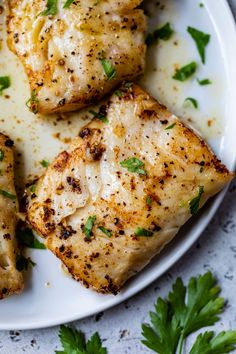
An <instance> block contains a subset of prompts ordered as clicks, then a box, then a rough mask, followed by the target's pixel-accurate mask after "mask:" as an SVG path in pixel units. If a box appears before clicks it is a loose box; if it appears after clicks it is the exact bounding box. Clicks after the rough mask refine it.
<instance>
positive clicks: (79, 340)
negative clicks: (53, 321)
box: [55, 325, 107, 354]
mask: <svg viewBox="0 0 236 354" xmlns="http://www.w3.org/2000/svg"><path fill="white" fill-rule="evenodd" d="M59 338H60V341H61V345H62V347H63V351H61V350H60V351H58V350H56V352H55V353H56V354H107V349H106V348H104V347H103V345H102V341H101V338H100V336H99V334H98V333H97V332H96V333H94V334H93V335H92V337H91V338H90V339H89V340H88V341H86V340H85V336H84V334H83V333H82V332H81V331H80V330H77V329H73V328H70V327H67V326H64V325H62V326H61V327H60V331H59Z"/></svg>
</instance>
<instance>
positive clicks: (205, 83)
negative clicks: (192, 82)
mask: <svg viewBox="0 0 236 354" xmlns="http://www.w3.org/2000/svg"><path fill="white" fill-rule="evenodd" d="M197 82H198V83H199V85H201V86H206V85H211V84H212V82H211V80H209V79H203V80H199V79H197Z"/></svg>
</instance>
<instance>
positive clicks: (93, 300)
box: [0, 0, 236, 329]
mask: <svg viewBox="0 0 236 354" xmlns="http://www.w3.org/2000/svg"><path fill="white" fill-rule="evenodd" d="M152 3H153V4H154V3H157V2H156V1H149V4H152ZM164 3H165V9H164V10H162V11H159V10H158V8H157V7H156V6H154V7H153V9H152V10H151V11H150V12H151V13H152V15H153V14H155V17H152V18H151V20H150V26H151V27H155V26H157V25H161V24H164V23H165V22H166V21H170V22H171V23H172V24H173V25H174V28H175V30H176V35H175V36H174V37H173V38H172V39H171V40H170V41H168V42H162V43H160V44H159V46H158V47H153V48H152V49H151V50H150V52H149V55H148V62H147V68H148V69H147V72H146V74H145V77H144V78H143V79H142V84H143V85H144V86H145V87H147V89H148V90H149V91H150V92H151V93H152V94H153V95H154V96H156V97H158V98H159V99H160V100H162V101H163V102H164V103H165V104H167V105H168V106H169V107H170V108H171V109H172V110H173V111H174V112H175V113H177V114H179V115H180V116H181V117H182V118H183V119H184V120H186V121H188V122H189V123H191V125H192V126H193V127H195V128H196V129H197V130H199V131H200V132H201V134H202V135H203V136H204V137H205V138H206V139H207V140H208V141H209V142H210V144H211V145H212V146H213V148H214V150H215V152H216V153H217V154H218V155H219V156H220V157H221V159H222V160H223V162H224V163H226V164H227V166H228V167H229V168H231V169H233V168H234V163H235V155H236V139H235V131H236V121H235V112H236V97H235V93H236V66H235V60H236V31H235V25H234V20H233V17H232V15H231V13H230V10H229V8H228V5H227V3H226V1H224V0H217V1H215V0H205V1H203V3H204V7H200V6H199V3H200V0H166V1H164ZM1 23H2V25H1ZM188 25H190V26H193V27H196V28H199V29H201V30H203V31H205V32H208V33H211V35H212V36H211V43H210V45H209V47H208V48H207V61H206V62H207V64H206V65H205V66H204V65H201V63H200V60H199V56H198V53H197V51H196V48H195V45H194V43H193V41H192V39H191V38H190V36H189V35H188V33H187V31H186V28H187V26H188ZM0 31H1V32H0V36H2V33H3V34H4V25H3V16H2V17H1V20H0ZM191 60H196V61H198V62H199V70H198V75H197V76H198V77H199V78H201V79H203V78H206V77H207V78H210V79H211V80H212V82H213V84H212V85H210V86H199V85H198V84H197V82H196V80H195V79H193V80H190V81H188V82H187V83H178V82H176V81H174V80H172V79H171V76H172V73H173V71H174V68H173V65H174V64H176V63H179V64H181V65H184V64H187V63H188V62H190V61H191ZM155 67H157V68H158V70H156V71H153V69H154V68H155ZM2 75H11V78H12V86H11V88H10V89H9V90H8V92H7V93H8V94H9V95H10V98H9V99H6V98H4V97H0V122H1V130H2V131H4V132H6V133H8V134H10V136H11V137H12V139H14V140H15V142H16V147H17V150H18V152H20V153H21V154H22V155H19V156H18V162H19V165H18V166H17V175H18V178H17V183H18V185H21V184H23V183H24V181H25V180H26V179H27V177H28V175H29V173H30V171H31V172H32V171H33V172H34V173H35V174H37V173H39V172H40V171H41V170H42V167H41V166H40V164H39V161H40V160H41V159H43V158H47V159H52V158H53V156H55V154H56V153H57V152H58V151H59V150H60V149H62V148H63V147H64V146H65V145H66V141H65V140H63V138H65V137H66V138H68V137H73V136H75V135H76V134H77V132H78V130H79V128H80V126H81V125H82V124H84V123H85V121H84V120H81V119H78V114H73V115H72V116H71V117H70V122H71V123H70V124H68V122H67V121H57V120H56V117H55V118H47V119H42V118H37V117H35V116H34V115H32V114H31V113H29V112H28V111H27V109H26V107H25V104H24V102H25V101H26V100H27V98H28V97H29V88H28V84H27V80H26V77H25V74H24V73H23V70H22V67H21V65H20V63H18V61H17V58H15V56H14V55H13V54H11V53H9V51H8V50H7V49H6V45H5V43H4V44H3V50H2V51H1V56H0V76H2ZM189 96H191V97H195V98H197V99H198V101H199V104H200V109H199V110H194V109H193V108H191V107H187V108H186V107H183V101H184V99H185V98H186V97H189ZM80 116H82V117H84V116H85V113H84V112H82V113H81V114H80ZM190 116H191V117H192V121H191V122H190V121H189V119H188V118H189V117H190ZM209 125H210V126H209ZM57 132H60V134H61V135H60V139H59V138H58V137H57V138H56V136H55V134H56V133H57ZM223 195H224V192H222V193H221V194H220V195H219V196H218V197H217V198H215V199H214V201H212V202H211V203H210V204H208V206H207V207H206V208H204V210H203V211H202V212H201V213H200V215H199V216H198V217H197V218H195V219H194V220H192V221H191V222H190V223H188V224H187V225H186V226H185V227H184V228H183V229H182V230H181V232H180V233H179V234H178V236H177V237H176V238H175V240H174V242H172V243H171V244H170V245H169V246H168V247H167V248H166V250H165V251H164V252H163V253H162V254H161V256H158V257H157V258H156V259H155V260H153V261H152V262H151V264H150V265H149V266H148V267H147V268H146V269H145V270H144V271H143V272H141V273H140V274H139V275H137V276H136V277H135V278H133V279H132V280H131V281H130V282H129V283H128V285H127V286H126V287H125V288H124V289H123V290H122V292H121V293H120V294H119V295H117V296H104V295H98V294H96V293H94V292H92V291H89V290H87V289H85V288H83V287H82V286H81V285H80V284H79V283H76V282H75V281H73V280H72V279H70V278H69V277H68V276H66V275H65V274H64V273H63V272H62V271H61V269H60V263H59V261H58V260H57V259H56V258H55V257H54V256H53V255H52V254H51V253H50V252H48V251H39V250H32V251H31V250H29V251H28V254H29V255H30V256H31V257H32V259H33V260H34V261H35V262H36V263H37V265H36V266H35V267H34V268H33V271H32V273H30V274H28V276H27V280H26V286H25V291H24V293H23V294H22V295H20V296H13V297H11V298H9V299H6V300H3V301H1V303H0V329H32V328H39V327H47V326H52V325H56V324H60V323H63V322H69V321H72V320H76V319H80V318H83V317H85V316H89V315H93V314H95V313H97V312H99V311H102V310H105V309H107V308H109V307H111V306H114V305H116V304H118V303H119V302H121V301H124V300H125V299H127V298H128V297H130V296H132V295H134V294H136V293H137V292H138V291H140V290H141V289H143V288H144V287H145V286H147V285H148V284H150V283H151V282H152V281H153V280H155V279H157V278H158V277H159V276H160V275H161V274H163V273H164V272H165V271H166V270H167V269H168V268H169V267H170V266H172V265H173V264H174V263H175V262H176V261H177V260H178V259H179V258H180V257H181V256H182V255H183V254H184V253H185V252H186V250H188V249H189V247H190V246H191V245H192V244H193V243H194V242H195V241H196V240H197V238H198V237H199V235H200V234H201V232H202V231H203V230H204V228H205V227H206V225H207V223H208V222H209V221H210V219H211V217H212V216H213V214H214V213H215V211H216V209H217V208H218V206H219V204H220V202H221V200H222V197H223Z"/></svg>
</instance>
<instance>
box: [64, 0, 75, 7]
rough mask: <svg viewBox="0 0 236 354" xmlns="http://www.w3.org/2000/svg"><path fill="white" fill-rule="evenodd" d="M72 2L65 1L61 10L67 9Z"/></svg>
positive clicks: (71, 0)
mask: <svg viewBox="0 0 236 354" xmlns="http://www.w3.org/2000/svg"><path fill="white" fill-rule="evenodd" d="M73 2H74V0H67V1H66V2H65V4H64V6H63V9H68V8H69V7H70V5H71V4H73Z"/></svg>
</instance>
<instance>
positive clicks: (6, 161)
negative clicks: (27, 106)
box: [0, 134, 23, 299]
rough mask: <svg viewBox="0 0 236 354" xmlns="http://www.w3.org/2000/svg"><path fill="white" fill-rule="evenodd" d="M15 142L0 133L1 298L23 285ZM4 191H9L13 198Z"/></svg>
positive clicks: (21, 287) (15, 291)
mask: <svg viewBox="0 0 236 354" xmlns="http://www.w3.org/2000/svg"><path fill="white" fill-rule="evenodd" d="M13 145H14V143H13V141H12V140H11V139H10V138H9V137H8V136H5V135H3V134H0V151H1V161H0V169H1V176H0V190H1V194H0V210H1V212H0V299H3V298H5V297H7V296H9V295H12V294H17V293H19V292H21V290H22V289H23V277H22V274H21V273H20V272H19V271H18V270H17V269H16V257H17V255H18V248H17V241H16V236H15V229H16V223H17V216H16V212H17V199H16V191H15V186H14V166H13V165H14V159H13ZM4 193H9V194H10V196H11V198H9V197H8V196H7V195H6V194H4ZM14 196H15V197H14Z"/></svg>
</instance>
